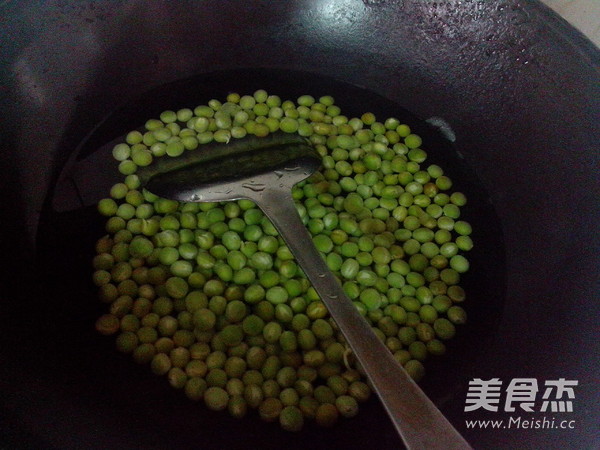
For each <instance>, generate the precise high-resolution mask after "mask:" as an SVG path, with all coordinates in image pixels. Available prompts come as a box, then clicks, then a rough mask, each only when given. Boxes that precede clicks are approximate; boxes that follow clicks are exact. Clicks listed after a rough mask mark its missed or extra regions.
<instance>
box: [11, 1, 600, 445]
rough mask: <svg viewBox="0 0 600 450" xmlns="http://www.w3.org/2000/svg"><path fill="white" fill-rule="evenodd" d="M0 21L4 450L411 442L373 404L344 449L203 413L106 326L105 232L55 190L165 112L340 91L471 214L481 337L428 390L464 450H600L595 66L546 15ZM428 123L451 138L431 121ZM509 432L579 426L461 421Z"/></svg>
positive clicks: (475, 334) (83, 7) (264, 7)
mask: <svg viewBox="0 0 600 450" xmlns="http://www.w3.org/2000/svg"><path fill="white" fill-rule="evenodd" d="M0 17H2V19H1V22H0V30H1V33H0V42H1V43H2V46H1V52H2V58H1V60H0V76H1V79H2V83H1V85H0V101H1V103H0V104H1V106H2V119H1V120H0V126H1V127H2V128H1V134H0V139H1V140H0V142H1V143H2V160H1V161H2V163H1V164H0V179H1V180H2V185H3V193H4V196H3V200H2V208H1V211H2V212H1V221H0V227H1V230H2V239H1V240H0V243H1V245H2V255H3V258H2V260H3V270H2V274H3V278H6V280H5V281H3V283H2V296H1V302H0V304H1V305H2V306H1V307H2V334H3V339H2V366H1V367H2V368H1V369H0V374H1V375H0V408H1V409H0V443H1V444H4V445H5V446H6V447H7V448H201V447H203V448H265V449H267V448H273V449H274V448H306V447H310V448H321V447H322V448H365V447H370V448H377V449H380V448H381V449H388V448H397V447H399V446H400V441H399V439H398V438H397V436H396V435H395V433H394V431H393V428H392V426H391V424H390V423H389V421H388V419H387V417H386V415H385V414H384V412H383V410H382V408H381V407H380V406H379V404H378V402H377V401H376V400H373V401H371V402H369V403H368V404H367V405H365V407H364V408H363V409H362V412H361V414H359V416H358V417H357V418H354V419H352V420H347V421H344V422H343V423H341V424H340V425H339V426H337V427H336V428H334V429H332V430H322V429H317V428H314V427H308V428H307V429H306V430H305V431H303V432H302V433H301V434H299V435H292V434H288V433H284V432H281V431H279V429H278V427H277V426H276V425H269V424H264V423H262V422H260V421H259V420H258V419H256V418H248V419H244V420H242V421H236V420H234V419H231V418H229V417H228V416H226V414H218V413H212V412H207V411H205V410H204V408H203V407H202V406H200V405H198V404H194V403H192V402H190V401H188V400H187V399H185V397H184V396H183V395H182V394H181V393H180V392H176V391H174V390H173V389H172V388H170V387H169V386H168V384H167V383H166V382H165V380H164V379H161V378H158V377H155V376H153V375H152V374H150V373H149V370H148V368H147V367H138V366H136V365H135V364H134V363H133V362H131V361H130V359H129V358H128V357H125V356H122V355H120V354H118V353H117V352H116V351H115V350H114V349H113V342H112V340H111V339H110V338H103V337H101V336H98V335H97V334H96V333H95V331H94V330H93V323H94V320H95V318H96V317H97V315H98V314H100V313H101V312H102V311H103V306H102V305H101V304H99V303H98V302H97V301H96V299H95V296H94V288H93V287H92V285H91V283H90V282H89V274H90V272H91V268H90V267H89V265H88V264H89V263H88V261H89V260H90V257H91V255H92V252H93V242H94V239H95V238H97V237H98V236H99V235H100V233H101V232H102V224H101V223H100V222H101V221H100V220H99V218H98V216H97V215H96V214H95V212H94V210H93V207H91V206H87V207H86V206H85V205H88V204H89V199H88V198H86V197H85V193H84V194H81V192H80V193H79V195H80V197H77V192H76V191H75V190H73V189H71V190H69V188H65V187H64V186H62V185H60V184H59V185H58V186H57V180H58V177H59V174H60V173H61V171H62V170H63V168H64V167H65V165H66V164H67V162H68V161H70V162H73V161H74V160H77V159H82V158H84V157H86V156H88V155H90V154H92V153H93V152H94V151H95V150H96V149H98V148H99V147H102V146H103V145H104V144H106V143H107V142H109V141H110V140H111V139H114V138H116V137H118V136H119V135H120V134H122V133H123V132H124V131H125V129H126V128H132V127H135V126H138V125H139V124H140V123H142V121H143V120H144V119H145V118H147V117H150V116H152V115H155V114H156V113H158V112H159V111H161V110H162V109H166V108H178V107H183V106H192V107H193V106H195V105H196V104H198V103H199V102H202V101H206V100H208V99H209V98H212V97H223V96H224V95H226V93H227V92H229V91H242V92H249V91H251V90H254V89H257V88H260V87H262V88H266V89H268V90H270V91H272V92H273V93H277V94H279V95H281V96H282V97H286V98H287V97H290V98H293V97H294V96H296V95H298V94H300V93H314V94H315V95H320V94H324V93H330V94H333V95H335V96H336V98H337V99H338V102H339V103H340V105H341V106H342V108H343V110H344V111H347V113H348V114H349V115H350V114H351V113H355V114H356V113H360V112H364V111H366V110H369V109H370V110H373V111H375V112H377V113H379V114H381V115H382V116H383V115H386V114H393V115H396V116H400V117H402V118H404V119H405V120H406V121H408V122H409V123H411V124H413V123H414V124H415V128H416V129H417V130H418V131H419V132H421V133H422V134H423V135H425V136H426V139H427V140H426V142H430V147H431V156H432V159H433V160H434V161H439V162H440V164H444V167H447V168H448V171H449V172H450V173H451V174H452V175H453V178H454V179H456V180H457V183H460V187H461V188H462V189H463V190H464V191H465V192H467V194H468V195H469V197H470V198H471V199H473V201H472V202H471V206H470V208H469V209H468V210H467V211H465V214H468V216H469V218H470V220H471V221H472V222H473V224H474V227H475V228H476V230H477V233H478V234H477V235H476V238H477V239H476V242H477V243H478V247H476V249H475V250H474V252H475V253H474V254H473V260H472V267H473V270H472V271H471V273H470V274H469V276H468V277H467V278H466V279H465V283H466V287H467V290H468V292H469V300H468V303H466V305H465V307H466V308H467V309H468V310H469V312H470V313H471V324H470V325H468V326H466V327H464V330H463V331H462V333H461V335H460V336H458V338H457V339H456V340H455V341H454V342H453V343H452V344H451V345H450V346H449V354H448V356H447V357H445V358H440V359H438V360H436V361H432V362H431V363H430V364H428V366H427V367H428V375H427V378H426V380H425V381H424V383H423V387H424V389H425V390H426V392H427V393H428V394H429V395H430V396H431V398H432V399H433V400H434V401H435V402H436V403H437V404H438V405H439V407H440V408H441V409H442V411H443V412H444V413H445V414H446V415H447V417H449V419H450V420H451V421H452V422H453V424H454V425H455V426H456V427H457V428H458V429H459V430H460V431H461V432H462V433H463V434H464V435H465V437H466V438H467V439H468V440H469V441H470V442H471V443H472V444H473V446H474V447H476V448H597V447H598V444H599V443H600V438H599V435H598V423H600V422H599V419H600V415H599V411H600V410H599V408H598V405H599V404H600V396H599V390H598V363H599V356H598V355H599V354H600V352H599V350H600V349H599V348H598V347H599V346H598V342H599V339H598V338H599V333H598V325H597V317H598V313H599V312H600V311H599V310H600V308H599V300H600V299H599V295H598V292H599V290H598V287H599V286H598V279H599V275H600V264H599V258H598V254H599V253H598V251H599V245H598V244H599V239H598V233H597V226H596V223H597V221H598V219H599V218H600V215H599V208H598V204H599V202H598V194H599V189H598V188H599V183H598V167H599V161H598V159H599V158H598V155H599V152H598V142H600V127H599V126H598V121H599V119H600V71H599V61H600V57H599V56H600V53H599V52H598V49H597V48H595V47H593V45H592V44H591V43H589V42H588V41H587V40H585V38H583V37H582V36H581V35H580V34H579V33H578V32H576V31H575V30H574V29H572V28H570V27H569V26H568V25H567V24H566V23H565V22H564V21H562V20H561V19H559V18H558V17H557V16H555V15H554V14H553V13H551V12H550V11H549V10H548V9H547V8H545V7H543V6H542V5H541V4H539V3H538V2H537V1H528V2H526V1H521V2H519V1H513V0H506V1H496V0H490V1H469V0H462V1H460V2H459V1H440V2H430V1H427V2H425V1H411V0H363V1H359V0H337V1H333V0H331V1H330V0H298V1H294V2H267V1H253V2H236V1H223V0H221V1H209V0H206V1H197V2H191V1H185V2H161V1H144V2H141V1H135V0H131V1H111V2H109V1H107V2H94V1H69V0H62V1H56V2H33V1H21V2H18V3H17V2H4V3H2V4H1V5H0ZM432 117H437V118H442V119H443V121H444V123H447V124H448V125H449V127H448V126H446V125H444V126H443V127H442V129H441V130H440V129H438V128H436V126H431V125H429V124H428V123H426V122H423V121H422V120H419V119H423V120H425V119H430V118H432ZM429 122H431V123H434V124H438V123H439V120H433V121H429ZM75 155H78V156H75ZM79 187H81V186H79ZM61 196H62V197H61ZM78 202H79V203H78ZM60 204H62V205H63V206H64V205H67V204H68V205H71V206H72V205H73V204H75V205H76V206H77V207H66V206H65V207H63V208H59V207H58V206H57V205H60ZM473 378H482V379H490V378H500V379H501V380H502V381H503V382H504V383H505V387H506V385H507V384H508V383H509V382H510V380H512V379H513V378H535V379H536V380H537V381H538V382H539V383H540V389H542V385H543V383H544V382H545V381H546V380H555V379H558V378H566V379H568V380H578V383H579V384H578V386H577V387H576V388H575V394H576V396H575V399H573V412H570V413H559V412H557V413H549V414H543V413H540V412H537V413H535V414H532V413H526V412H524V411H521V412H520V413H519V411H517V412H515V413H504V412H495V413H493V412H483V411H482V410H480V411H478V412H471V413H468V412H464V407H465V398H466V393H467V389H468V382H469V381H470V380H472V379H473ZM538 394H539V395H538V403H537V407H538V408H539V405H540V403H541V394H542V392H539V393H538ZM503 406H504V405H503V404H501V405H500V410H502V409H503ZM519 415H520V416H522V417H523V419H531V418H532V417H533V418H537V419H541V418H542V417H544V416H547V418H548V419H551V418H552V417H554V418H555V419H556V423H559V422H560V421H561V420H565V419H567V420H569V421H574V422H572V424H573V425H574V428H573V429H569V428H566V429H514V428H510V429H493V430H492V429H481V428H476V429H467V426H466V424H465V421H466V420H468V419H504V420H509V419H510V417H516V416H519Z"/></svg>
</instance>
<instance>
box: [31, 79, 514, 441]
mask: <svg viewBox="0 0 600 450" xmlns="http://www.w3.org/2000/svg"><path fill="white" fill-rule="evenodd" d="M258 88H265V89H267V91H268V92H269V93H273V94H276V95H280V96H281V97H282V99H296V98H297V97H298V96H299V95H301V94H303V93H310V94H312V95H314V96H317V97H318V96H320V95H326V94H329V95H333V96H334V98H335V99H336V102H337V103H338V104H339V105H340V107H341V108H342V113H343V114H345V115H347V116H348V117H354V116H360V114H362V113H363V112H366V111H372V112H374V113H375V114H376V115H377V117H378V118H380V119H382V120H383V119H384V118H387V117H391V116H393V117H397V118H398V119H400V120H401V121H402V122H403V123H407V124H409V125H410V126H411V128H412V129H413V130H414V131H415V132H417V133H418V134H419V135H421V136H422V137H423V141H424V145H423V148H424V149H425V150H426V151H427V152H428V159H427V161H426V163H427V164H434V163H436V164H439V165H440V166H441V167H442V168H443V169H444V170H445V173H446V174H447V175H448V176H450V177H451V179H452V180H453V181H454V186H453V190H458V191H462V192H465V193H466V195H467V197H468V204H467V206H465V207H464V208H462V210H463V211H462V216H461V217H464V218H465V219H466V220H468V221H470V222H471V223H472V225H473V229H474V234H473V239H474V241H475V243H476V245H475V248H474V249H473V250H472V251H471V252H470V254H469V259H470V260H471V267H472V269H471V270H470V272H468V273H467V274H465V275H464V276H463V277H462V282H461V284H462V285H463V286H464V288H465V289H466V292H467V298H468V300H467V301H466V302H465V304H464V306H465V308H466V309H467V311H468V314H469V323H468V324H467V325H465V326H461V327H458V328H459V332H458V336H457V337H456V338H455V339H453V340H452V341H450V342H449V344H448V352H447V355H445V356H443V357H430V358H429V360H428V361H426V369H427V376H426V378H425V380H424V381H423V383H422V386H423V388H424V389H425V391H426V392H427V393H428V395H430V396H431V398H432V399H433V400H434V401H435V402H436V403H438V404H439V405H440V406H441V408H442V411H444V412H445V413H446V414H448V415H450V416H452V414H453V413H455V412H456V411H455V409H457V408H456V407H457V406H458V409H457V411H460V406H462V399H463V398H464V392H465V389H466V386H465V376H464V373H465V369H466V368H467V367H468V366H469V364H470V363H471V361H472V357H473V355H477V354H482V353H483V352H484V351H485V345H486V342H487V339H488V338H489V337H490V336H491V335H493V333H494V330H495V329H496V326H497V324H498V320H499V318H500V315H501V309H502V301H503V289H504V281H503V280H504V277H505V273H504V263H503V259H504V255H503V253H502V252H503V250H502V249H503V243H502V239H501V231H500V229H499V227H498V219H497V217H496V215H495V213H494V211H493V207H492V205H491V204H490V202H489V197H488V195H487V194H486V192H485V190H484V188H483V187H482V186H481V183H480V182H479V180H478V179H477V176H476V175H475V173H474V172H473V171H472V170H471V169H470V168H469V167H468V166H467V164H466V163H465V162H464V161H463V160H462V159H461V158H460V156H459V153H458V152H457V149H456V148H454V146H453V145H452V144H451V143H450V142H449V141H448V140H447V139H446V138H445V137H444V136H443V135H442V134H441V133H440V132H439V131H438V130H437V129H435V128H433V127H431V126H429V125H428V124H426V123H424V122H423V121H421V120H419V119H417V118H416V117H415V116H414V115H412V114H411V113H410V112H408V111H405V110H403V109H402V108H400V107H399V106H398V105H397V104H394V103H393V102H391V101H389V100H387V99H385V98H383V97H381V96H377V95H375V94H374V93H373V92H370V91H368V90H366V89H362V88H359V87H356V86H352V85H349V84H346V83H342V82H339V81H336V80H334V79H329V78H325V77H322V76H316V75H311V74H310V73H302V72H291V71H283V70H257V69H241V70H235V71H227V72H218V73H214V74H210V75H204V76H199V77H194V78H191V79H188V80H184V81H181V82H177V83H174V84H170V85H166V86H161V87H159V88H158V89H156V90H154V91H152V92H148V93H147V94H145V95H143V96H142V97H141V98H139V99H137V100H134V101H133V102H130V103H127V104H125V105H123V107H122V108H120V109H119V110H118V111H116V112H114V113H113V114H112V115H111V116H109V117H108V118H107V119H106V120H105V121H104V122H103V123H102V124H101V125H100V126H99V127H98V128H97V129H96V130H95V131H94V133H93V134H92V135H90V136H89V138H88V139H87V140H86V141H84V142H82V144H81V147H80V149H79V153H78V154H77V157H76V158H74V159H75V160H78V159H82V158H86V157H89V156H90V154H91V153H93V152H103V153H104V154H106V157H107V158H112V156H111V153H110V145H112V143H113V142H114V139H115V138H117V137H119V136H121V135H123V134H124V133H125V132H126V131H128V130H130V129H135V128H137V127H139V125H140V124H141V123H143V122H145V120H147V119H148V118H151V117H157V116H158V114H159V113H160V112H161V111H163V110H165V109H175V110H176V109H178V108H182V107H192V108H193V107H195V106H197V105H199V104H205V103H206V102H207V101H208V100H210V99H211V98H217V99H222V98H224V97H225V96H226V95H227V94H228V93H229V92H239V93H242V94H244V93H252V92H254V90H256V89H258ZM106 143H110V144H109V146H107V145H103V144H106ZM423 166H425V164H423ZM113 167H114V169H113V170H112V172H106V173H100V174H98V173H96V174H95V176H100V177H104V178H105V179H106V184H107V185H110V183H112V182H114V181H116V180H115V176H117V178H118V175H116V173H117V171H116V162H115V163H114V164H113ZM65 182H68V181H65ZM99 184H100V185H102V184H103V183H99ZM64 191H65V190H64V189H57V191H56V192H57V193H58V194H57V195H60V193H62V192H64ZM103 195H107V192H102V193H100V196H103ZM54 201H56V200H55V199H54ZM54 201H53V199H49V201H48V204H49V205H52V204H53V203H54ZM59 203H60V202H59ZM103 224H104V219H103V218H102V217H100V216H99V214H98V213H97V212H96V210H95V207H94V205H88V206H85V205H82V207H80V208H78V209H75V210H73V211H70V212H56V211H53V210H52V208H51V207H49V208H47V210H46V211H45V214H44V215H43V217H42V221H41V229H40V233H39V244H40V246H39V249H40V256H41V258H40V264H41V268H42V269H43V273H45V274H46V275H47V279H46V280H45V282H44V285H45V287H46V289H47V296H45V300H44V301H43V303H44V306H45V307H46V312H45V316H46V317H47V318H52V320H50V323H49V327H48V329H47V332H48V333H49V339H48V343H49V344H50V342H54V344H50V345H57V346H56V347H55V348H54V349H53V350H52V351H53V353H54V358H55V362H56V364H57V365H58V367H57V369H58V368H60V367H62V366H63V364H68V363H70V365H71V366H70V367H71V370H70V373H71V374H72V376H73V384H72V386H68V388H67V389H69V390H70V391H71V390H72V389H84V390H86V391H87V392H85V393H84V394H79V395H78V397H81V396H83V398H84V399H85V398H87V401H89V402H91V403H96V402H98V403H105V402H107V401H110V402H117V403H116V404H115V405H114V406H115V407H116V409H117V410H118V411H119V414H123V415H124V416H125V417H136V418H139V421H140V426H142V427H144V428H145V426H148V425H149V424H152V423H153V421H156V426H150V428H152V429H155V430H160V433H161V436H162V438H165V439H166V438H169V439H173V440H174V441H173V442H184V443H185V442H193V441H194V439H196V438H198V439H201V436H205V435H206V434H207V433H211V431H210V429H211V428H220V429H221V430H229V431H227V432H226V433H223V435H222V436H219V439H224V440H223V441H218V442H222V443H223V445H225V444H226V443H227V444H226V445H231V443H229V442H227V436H229V435H230V434H236V433H240V434H243V435H244V436H246V435H248V433H256V432H257V430H260V432H261V433H264V435H263V436H262V437H260V438H259V437H257V439H260V440H261V441H263V440H268V441H273V443H274V442H280V443H285V445H286V446H290V445H291V446H292V447H293V446H294V445H295V444H294V443H293V441H294V438H293V436H290V435H289V434H287V433H282V432H280V431H279V430H277V426H275V425H274V426H268V425H264V424H260V423H259V420H258V418H256V417H253V418H246V419H244V420H242V421H232V420H231V419H229V418H228V417H225V416H226V414H216V413H212V412H208V411H206V409H205V408H204V407H203V406H202V405H198V404H194V403H192V402H190V401H189V400H187V399H186V398H185V397H184V396H183V394H182V393H181V392H172V388H170V387H169V386H168V384H167V382H166V379H165V378H164V377H156V376H154V375H152V374H151V372H150V370H149V368H148V367H146V366H144V367H139V366H136V365H135V363H134V362H133V361H132V360H131V359H130V357H129V356H124V355H120V354H118V353H117V352H116V350H115V349H114V338H113V337H108V338H107V337H101V336H98V335H96V334H95V333H94V331H93V329H92V328H93V326H92V325H93V323H94V321H95V319H96V318H97V317H98V316H99V315H100V314H102V313H103V312H105V310H106V305H103V304H101V303H100V302H99V300H97V299H96V288H95V287H94V286H93V285H92V283H91V282H90V277H91V272H92V269H91V266H90V261H91V259H92V257H93V248H94V242H95V240H96V239H98V238H99V237H100V236H102V235H103V234H104V231H103ZM48 298H51V299H52V301H48V300H47V299H48ZM73 352H75V354H76V355H78V356H77V358H74V357H73ZM81 355H85V356H84V361H83V362H84V364H81V363H82V361H80V360H79V357H80V356H81ZM98 385H101V386H102V389H93V390H89V389H86V387H88V388H89V387H91V386H98ZM115 399H116V400H115ZM153 402H158V406H157V405H156V404H154V403H153ZM249 416H250V417H252V416H253V415H252V414H250V415H249ZM450 418H451V419H452V417H450ZM145 421H147V422H146V423H145V424H144V422H145ZM164 421H168V422H167V423H163V425H162V426H159V424H160V423H161V422H164ZM343 422H344V423H342V424H341V425H340V426H339V427H336V428H335V429H333V430H319V429H316V428H315V427H314V426H311V427H309V428H308V431H306V432H305V431H303V432H302V433H306V434H303V436H302V438H303V439H302V440H303V441H305V439H312V438H314V439H315V442H316V441H319V442H334V441H335V442H338V440H340V439H341V440H342V441H343V442H347V443H348V445H350V447H351V448H355V447H354V446H356V448H358V447H359V446H360V445H363V444H364V445H366V443H367V441H368V439H366V438H365V436H364V433H363V432H362V431H361V427H362V425H361V427H357V426H356V424H357V423H361V424H364V425H365V426H368V427H373V432H374V433H377V435H378V436H380V437H381V439H383V442H385V441H386V440H389V442H390V443H392V442H396V439H397V438H396V437H395V433H394V431H393V429H392V427H391V425H390V424H389V423H388V419H387V418H386V416H385V413H384V412H383V410H382V408H381V406H380V405H379V403H378V401H377V400H376V399H375V398H372V399H371V400H370V401H369V403H368V404H367V405H366V406H365V407H364V408H361V413H360V414H359V416H358V417H357V418H355V419H352V420H344V421H343ZM346 422H347V423H346ZM236 430H237V431H236ZM369 434H370V433H369ZM163 435H164V436H163ZM198 436H200V438H199V437H198ZM159 439H160V438H159ZM363 439H364V441H363ZM215 443H216V441H215ZM273 448H275V446H274V447H273Z"/></svg>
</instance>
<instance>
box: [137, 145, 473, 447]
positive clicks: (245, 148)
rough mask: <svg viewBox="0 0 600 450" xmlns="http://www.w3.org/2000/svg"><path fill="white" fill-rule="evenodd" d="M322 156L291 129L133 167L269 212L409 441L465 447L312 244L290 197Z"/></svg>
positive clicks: (186, 192)
mask: <svg viewBox="0 0 600 450" xmlns="http://www.w3.org/2000/svg"><path fill="white" fill-rule="evenodd" d="M320 165H321V157H320V156H319V155H318V154H317V152H316V151H315V149H314V148H313V147H312V146H311V145H310V144H309V142H308V141H307V140H306V139H304V138H302V137H301V136H298V135H290V134H278V133H275V134H272V135H270V136H268V137H266V138H256V137H247V138H243V139H235V140H233V141H231V142H230V143H228V144H224V143H221V144H209V145H204V146H202V147H201V148H200V149H198V150H195V151H191V152H186V153H185V154H184V155H182V156H181V157H177V158H169V157H163V158H159V159H158V160H156V161H155V162H153V163H152V164H151V165H150V166H148V167H144V168H141V169H140V170H139V171H138V175H139V176H140V179H141V180H142V184H143V185H144V186H145V188H146V189H148V190H149V191H150V192H152V193H154V194H156V195H158V196H161V197H164V198H169V199H173V200H178V201H182V202H219V201H229V200H239V199H248V200H252V201H253V202H255V203H256V204H257V205H258V207H259V208H260V209H261V210H262V211H263V213H264V214H265V215H266V216H267V217H268V218H269V219H270V220H271V222H272V223H273V225H274V226H275V228H277V230H278V231H279V234H280V235H281V237H282V238H283V240H284V241H285V242H286V244H287V245H288V247H289V249H290V251H291V252H292V254H293V255H294V256H295V258H296V260H297V262H298V264H299V265H300V267H301V268H302V270H303V271H304V273H305V274H306V276H307V277H308V279H309V280H310V282H311V283H312V285H313V287H314V288H315V290H316V291H317V293H318V294H319V296H320V297H321V299H322V301H323V303H324V304H325V305H326V306H327V309H328V310H329V313H330V314H331V316H332V317H333V319H334V320H335V322H336V323H337V325H338V327H339V329H340V330H341V331H342V333H343V335H344V337H345V338H346V341H347V342H348V344H349V345H350V347H351V349H352V351H353V352H354V355H355V356H356V358H357V360H358V361H359V362H360V364H361V365H362V367H363V369H364V371H365V373H366V374H367V376H368V377H369V379H370V381H371V384H372V386H373V388H374V389H375V392H377V394H378V395H379V398H380V399H381V402H382V403H383V405H384V407H385V409H386V410H387V412H388V414H389V416H390V418H391V419H392V422H393V423H394V426H395V427H396V429H397V430H398V433H399V434H400V436H401V438H402V440H403V441H404V443H405V444H406V446H407V447H408V448H410V449H466V448H470V446H469V444H468V443H467V442H466V441H465V440H464V439H463V438H462V437H461V436H460V434H459V433H458V432H457V431H456V430H455V429H454V428H453V427H452V425H451V424H450V423H449V422H448V421H447V420H446V418H445V417H444V416H443V415H442V413H441V412H440V411H439V410H438V409H437V408H436V407H435V405H434V404H433V403H432V402H431V400H429V398H427V396H426V395H425V394H424V393H423V391H422V390H421V389H420V388H419V387H418V386H417V384H416V383H415V382H414V381H413V380H412V379H411V378H410V377H409V375H408V374H407V373H406V372H405V370H404V369H403V368H402V366H400V364H398V363H397V362H396V360H395V359H394V358H393V357H392V355H391V353H390V352H389V350H388V349H387V347H386V346H385V345H384V343H383V342H381V341H380V340H379V338H377V336H376V335H375V334H374V333H373V331H372V330H371V327H370V326H369V324H368V323H367V322H366V320H365V319H363V317H362V316H361V315H360V314H359V313H358V311H357V309H356V307H355V306H354V305H353V304H352V301H351V300H350V299H349V298H348V297H347V296H346V295H345V293H344V291H343V290H342V288H341V286H340V284H339V282H338V280H337V279H336V278H335V276H334V275H333V273H331V272H330V271H329V268H328V267H327V265H326V263H325V262H324V261H323V259H322V257H321V255H320V254H319V252H318V251H317V249H316V248H315V247H314V245H313V244H312V238H311V235H310V234H309V232H308V230H307V229H306V228H305V227H304V225H303V224H302V221H301V219H300V216H299V215H298V212H297V210H296V206H295V205H294V200H293V199H292V193H291V190H292V186H294V185H295V184H297V183H299V182H300V181H302V180H304V179H306V178H307V177H309V176H310V175H311V174H312V173H314V172H315V171H316V170H317V169H318V168H319V167H320Z"/></svg>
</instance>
